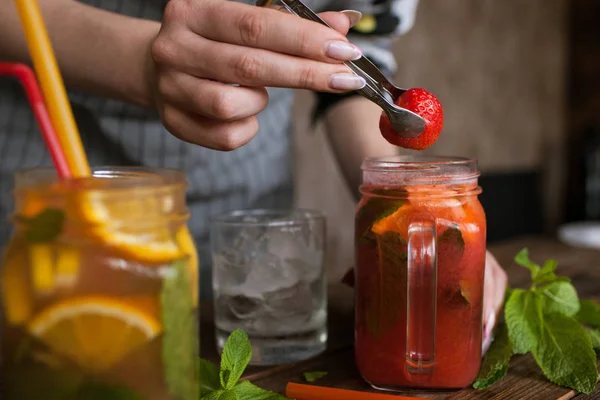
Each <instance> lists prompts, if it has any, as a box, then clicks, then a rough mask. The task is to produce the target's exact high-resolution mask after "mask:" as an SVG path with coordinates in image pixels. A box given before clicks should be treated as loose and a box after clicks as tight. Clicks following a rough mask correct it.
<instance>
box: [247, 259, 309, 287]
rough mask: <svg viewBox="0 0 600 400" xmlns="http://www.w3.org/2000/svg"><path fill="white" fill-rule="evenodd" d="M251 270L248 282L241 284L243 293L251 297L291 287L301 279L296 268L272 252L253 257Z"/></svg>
mask: <svg viewBox="0 0 600 400" xmlns="http://www.w3.org/2000/svg"><path fill="white" fill-rule="evenodd" d="M249 270H250V272H249V273H248V277H247V279H246V282H244V284H243V285H242V286H241V289H242V293H243V294H244V295H246V296H249V297H262V295H263V294H264V293H268V292H275V291H278V290H281V289H286V288H290V287H292V286H294V285H295V284H296V283H297V282H298V281H299V277H298V275H297V273H296V271H295V269H294V268H293V267H292V266H291V265H289V264H286V263H283V262H282V260H281V259H280V258H279V257H277V256H276V255H274V254H271V253H264V254H260V255H258V256H257V257H255V258H254V259H252V260H251V262H250V265H249Z"/></svg>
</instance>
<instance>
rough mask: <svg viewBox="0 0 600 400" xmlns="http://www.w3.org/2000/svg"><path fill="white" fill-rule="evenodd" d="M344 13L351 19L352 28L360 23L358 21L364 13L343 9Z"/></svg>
mask: <svg viewBox="0 0 600 400" xmlns="http://www.w3.org/2000/svg"><path fill="white" fill-rule="evenodd" d="M342 14H344V15H346V17H348V20H350V28H352V27H353V26H354V25H356V24H358V21H360V19H361V18H362V13H361V12H360V11H356V10H344V11H342Z"/></svg>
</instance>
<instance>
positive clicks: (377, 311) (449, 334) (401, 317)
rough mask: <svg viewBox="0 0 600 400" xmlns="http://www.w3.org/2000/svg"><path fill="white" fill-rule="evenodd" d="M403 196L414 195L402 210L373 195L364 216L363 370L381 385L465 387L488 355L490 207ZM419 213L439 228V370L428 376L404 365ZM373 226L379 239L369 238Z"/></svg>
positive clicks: (358, 284) (359, 351) (358, 283)
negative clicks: (411, 254)
mask: <svg viewBox="0 0 600 400" xmlns="http://www.w3.org/2000/svg"><path fill="white" fill-rule="evenodd" d="M371 190H372V189H368V190H365V193H368V192H369V191H371ZM376 190H377V189H376ZM403 190H404V191H408V195H405V199H404V200H403V202H402V204H398V203H399V201H400V200H399V199H394V198H393V197H388V198H387V199H386V198H385V197H369V196H368V194H366V195H365V198H364V200H363V201H362V202H361V205H360V207H359V209H358V212H357V220H356V235H357V237H356V240H357V244H356V259H357V268H356V273H357V276H356V280H355V289H356V290H357V297H356V299H357V303H356V324H357V329H356V332H357V336H356V359H357V365H358V367H359V370H360V372H361V374H362V375H363V377H364V378H365V379H366V380H367V381H368V382H370V383H371V384H373V385H375V386H379V387H394V386H396V387H397V386H404V387H406V386H409V387H427V388H455V387H464V386H466V385H468V384H470V382H471V381H472V380H473V379H474V378H475V376H476V374H477V371H478V368H479V363H480V356H481V309H482V300H483V265H484V259H485V231H484V229H482V228H481V227H484V226H485V224H484V223H485V216H484V213H483V209H482V207H481V205H480V204H479V202H478V201H477V199H476V197H475V196H464V197H460V196H455V197H453V192H448V194H447V196H445V197H444V196H438V197H435V196H422V194H423V193H425V191H423V193H421V191H420V190H415V188H408V189H407V188H404V189H403ZM427 190H429V191H430V192H431V191H432V188H431V187H428V188H427ZM382 192H385V191H384V190H382ZM437 194H438V195H439V194H440V193H439V192H438V193H437ZM386 202H387V207H386ZM394 202H395V203H394ZM415 212H426V213H428V214H430V215H432V216H434V217H435V218H436V222H437V234H438V249H437V251H438V283H437V314H436V315H437V316H436V324H435V325H436V327H435V329H436V330H435V344H436V347H435V368H434V372H433V374H432V375H431V376H430V377H429V378H423V377H422V376H421V378H419V377H418V376H416V375H414V374H410V373H409V372H408V371H407V362H406V360H405V355H406V301H407V299H406V291H407V288H406V274H407V265H406V257H407V254H406V252H407V245H406V241H407V238H408V223H407V222H406V221H407V220H408V217H409V215H410V214H412V213H415ZM378 213H380V214H379V215H381V216H377V214H378ZM373 215H376V217H375V218H373V217H372V216H373ZM365 216H369V218H366V217H365ZM369 225H371V234H372V236H373V237H374V240H365V239H364V238H365V234H364V232H365V231H364V229H365V228H364V227H365V226H367V227H368V226H369ZM361 232H362V233H361ZM431 334H434V332H431Z"/></svg>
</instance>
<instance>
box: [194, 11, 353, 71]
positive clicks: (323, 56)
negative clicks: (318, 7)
mask: <svg viewBox="0 0 600 400" xmlns="http://www.w3.org/2000/svg"><path fill="white" fill-rule="evenodd" d="M191 15H194V16H195V17H194V18H188V24H189V28H190V29H191V30H192V31H193V32H194V33H196V34H197V35H199V36H202V37H204V38H206V39H210V40H213V41H216V42H220V43H229V44H234V45H238V46H244V47H252V48H256V49H264V50H269V51H272V52H277V53H283V54H288V55H294V56H298V57H303V58H309V59H313V60H318V61H324V62H337V61H340V60H341V61H346V60H349V59H356V58H358V57H360V55H361V52H360V50H359V49H358V48H357V47H356V46H354V45H352V44H350V43H348V40H347V39H346V37H345V36H344V35H343V34H341V33H340V32H337V31H336V30H334V29H331V28H329V27H326V26H324V25H321V24H319V23H316V22H313V21H309V20H306V19H303V18H299V17H298V16H296V15H292V14H286V13H281V12H278V11H276V10H273V9H269V8H261V7H254V6H249V5H245V4H237V3H234V2H223V1H220V0H205V1H199V2H194V3H193V6H192V10H191ZM326 18H327V19H328V20H329V21H330V22H332V23H333V24H335V25H336V28H338V29H340V30H343V31H344V32H346V31H347V30H348V27H349V19H348V17H347V16H345V15H343V14H341V13H327V15H326Z"/></svg>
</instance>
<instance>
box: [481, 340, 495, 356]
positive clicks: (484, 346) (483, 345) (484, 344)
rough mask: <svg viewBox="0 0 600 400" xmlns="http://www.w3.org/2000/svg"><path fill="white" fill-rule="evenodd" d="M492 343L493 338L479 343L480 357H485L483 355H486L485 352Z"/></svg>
mask: <svg viewBox="0 0 600 400" xmlns="http://www.w3.org/2000/svg"><path fill="white" fill-rule="evenodd" d="M493 341H494V337H493V336H490V337H487V338H485V339H483V341H482V342H481V355H482V356H483V355H485V353H487V351H488V350H489V348H490V345H491V344H492V342H493Z"/></svg>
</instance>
